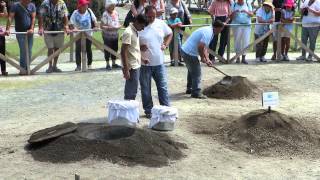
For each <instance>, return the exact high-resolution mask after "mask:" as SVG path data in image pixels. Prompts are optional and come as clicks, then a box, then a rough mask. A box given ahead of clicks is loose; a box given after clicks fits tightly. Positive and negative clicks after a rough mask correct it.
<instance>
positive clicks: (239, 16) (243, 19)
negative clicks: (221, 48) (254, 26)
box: [231, 0, 253, 64]
mask: <svg viewBox="0 0 320 180" xmlns="http://www.w3.org/2000/svg"><path fill="white" fill-rule="evenodd" d="M231 9H232V14H231V18H232V24H241V26H238V25H237V26H233V27H232V29H233V34H234V49H235V51H236V53H237V54H238V53H240V52H241V51H242V50H243V49H244V48H246V47H247V46H248V45H249V44H250V35H251V26H250V24H251V17H252V16H253V12H252V7H251V4H249V3H248V2H244V0H238V1H237V2H234V3H233V4H232V5H231ZM236 63H240V57H239V58H238V59H237V60H236ZM241 63H243V64H248V62H247V61H246V55H245V54H243V55H242V59H241Z"/></svg>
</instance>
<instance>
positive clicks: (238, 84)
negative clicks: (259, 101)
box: [203, 76, 258, 99]
mask: <svg viewBox="0 0 320 180" xmlns="http://www.w3.org/2000/svg"><path fill="white" fill-rule="evenodd" d="M257 91H258V89H257V86H256V85H254V84H253V83H252V82H250V81H249V80H248V79H247V78H245V77H241V76H225V77H224V78H223V79H222V80H220V81H219V82H217V83H216V84H214V85H212V86H210V87H208V88H206V89H204V91H203V94H205V95H206V96H208V97H210V98H216V99H241V98H251V97H255V96H256V94H257Z"/></svg>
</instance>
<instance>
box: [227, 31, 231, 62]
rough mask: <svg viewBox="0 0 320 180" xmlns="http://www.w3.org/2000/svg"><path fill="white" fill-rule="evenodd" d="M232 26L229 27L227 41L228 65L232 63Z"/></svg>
mask: <svg viewBox="0 0 320 180" xmlns="http://www.w3.org/2000/svg"><path fill="white" fill-rule="evenodd" d="M230 27H231V26H227V28H229V30H228V40H227V63H228V64H229V63H230V33H231V28H230Z"/></svg>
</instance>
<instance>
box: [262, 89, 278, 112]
mask: <svg viewBox="0 0 320 180" xmlns="http://www.w3.org/2000/svg"><path fill="white" fill-rule="evenodd" d="M278 105H279V93H278V92H263V93H262V107H264V108H268V113H271V108H273V107H276V106H278Z"/></svg>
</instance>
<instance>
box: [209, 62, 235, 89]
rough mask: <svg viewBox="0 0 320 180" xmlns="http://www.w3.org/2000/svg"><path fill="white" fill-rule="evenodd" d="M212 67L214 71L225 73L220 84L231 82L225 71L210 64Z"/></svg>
mask: <svg viewBox="0 0 320 180" xmlns="http://www.w3.org/2000/svg"><path fill="white" fill-rule="evenodd" d="M212 68H213V69H215V70H216V71H218V72H219V73H221V74H223V75H225V77H224V78H223V79H222V80H221V81H220V83H221V84H223V85H229V84H231V83H232V77H231V76H229V75H227V74H226V73H224V72H223V71H221V70H220V69H218V68H217V67H215V66H212Z"/></svg>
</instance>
